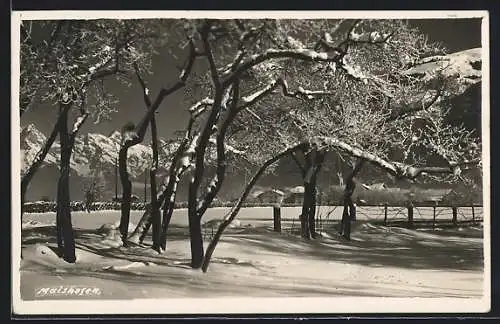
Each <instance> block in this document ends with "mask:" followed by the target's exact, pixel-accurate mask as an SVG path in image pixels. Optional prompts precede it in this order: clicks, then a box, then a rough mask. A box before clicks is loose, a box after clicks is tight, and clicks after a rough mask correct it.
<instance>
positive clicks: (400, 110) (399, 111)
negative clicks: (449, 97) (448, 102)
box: [386, 90, 442, 122]
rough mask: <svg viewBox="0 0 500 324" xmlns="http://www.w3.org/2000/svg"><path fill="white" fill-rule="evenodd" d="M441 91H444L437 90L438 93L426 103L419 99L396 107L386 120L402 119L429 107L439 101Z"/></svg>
mask: <svg viewBox="0 0 500 324" xmlns="http://www.w3.org/2000/svg"><path fill="white" fill-rule="evenodd" d="M441 93H442V91H441V90H437V91H436V94H435V95H434V96H433V97H432V98H431V99H430V100H428V101H427V102H424V103H422V102H421V101H419V100H418V101H415V102H412V103H410V104H408V105H405V106H403V107H397V108H396V107H395V108H396V109H395V110H393V111H392V113H391V115H390V116H389V117H388V118H387V120H386V122H391V121H394V120H396V119H402V118H405V117H406V116H408V115H410V114H413V113H416V112H419V111H422V110H427V109H429V108H430V107H431V106H432V105H433V104H434V103H435V102H437V101H438V99H439V97H440V96H441Z"/></svg>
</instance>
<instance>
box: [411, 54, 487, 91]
mask: <svg viewBox="0 0 500 324" xmlns="http://www.w3.org/2000/svg"><path fill="white" fill-rule="evenodd" d="M481 54H482V48H481V47H478V48H472V49H468V50H464V51H460V52H455V53H451V54H448V55H437V56H431V57H427V58H425V59H422V60H420V61H419V62H417V64H415V65H414V66H413V67H412V68H410V69H408V70H407V71H405V73H406V74H408V75H414V76H421V77H422V78H423V79H424V80H431V79H432V78H434V77H435V76H436V73H440V74H442V75H443V76H445V77H455V78H456V79H457V81H458V84H460V85H461V88H462V89H461V91H462V92H464V91H465V90H466V89H467V88H468V87H470V86H472V85H475V84H477V83H479V82H481V65H482V64H481V63H482V58H481Z"/></svg>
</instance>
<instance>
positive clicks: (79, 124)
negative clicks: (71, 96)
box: [71, 111, 89, 136]
mask: <svg viewBox="0 0 500 324" xmlns="http://www.w3.org/2000/svg"><path fill="white" fill-rule="evenodd" d="M88 117H89V112H87V111H86V112H85V113H84V114H83V115H81V116H78V117H77V118H76V121H75V123H74V124H73V129H72V130H71V136H75V135H76V133H78V131H79V130H80V128H82V126H83V123H85V120H87V118H88Z"/></svg>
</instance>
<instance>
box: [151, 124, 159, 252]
mask: <svg viewBox="0 0 500 324" xmlns="http://www.w3.org/2000/svg"><path fill="white" fill-rule="evenodd" d="M151 149H152V151H153V167H152V168H151V171H150V185H151V222H152V225H153V250H155V251H157V252H158V253H159V252H160V246H161V232H160V228H161V215H160V206H161V205H160V204H159V203H158V202H157V196H156V170H158V131H157V129H156V118H155V117H154V116H153V117H152V118H151Z"/></svg>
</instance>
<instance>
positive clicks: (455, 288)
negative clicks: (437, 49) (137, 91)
mask: <svg viewBox="0 0 500 324" xmlns="http://www.w3.org/2000/svg"><path fill="white" fill-rule="evenodd" d="M299 210H300V208H293V207H290V208H282V217H283V219H284V221H283V227H284V228H290V227H291V226H292V225H293V226H300V225H299V224H298V220H296V219H297V215H298V213H299ZM380 210H381V209H373V210H372V211H371V212H370V210H369V209H368V208H360V211H363V212H359V213H358V221H357V222H356V223H355V224H354V228H353V233H352V241H351V242H347V241H345V240H343V239H341V238H339V237H338V235H337V233H336V229H335V227H334V226H335V224H334V223H332V224H330V225H328V224H327V225H325V226H323V228H322V229H321V230H322V235H321V236H322V237H321V238H319V239H317V240H312V241H306V240H303V239H301V238H300V237H298V236H296V235H291V234H290V233H288V232H287V231H284V232H283V233H281V234H280V233H275V232H273V231H272V208H270V207H267V208H264V207H263V208H244V209H242V211H241V212H240V214H239V216H238V217H237V219H238V222H236V224H235V225H236V226H233V227H232V228H228V229H227V230H226V234H225V235H224V236H223V238H222V240H221V241H220V242H219V245H218V246H217V248H216V250H215V252H214V255H213V257H212V262H211V264H210V267H209V269H208V272H207V273H202V272H201V271H194V270H191V269H190V268H189V266H188V264H189V260H190V253H189V238H188V234H187V217H186V210H182V209H180V210H176V211H175V212H174V215H173V217H172V222H171V227H170V230H169V239H168V243H167V252H166V253H165V254H163V255H159V254H157V253H155V252H154V251H152V250H151V249H149V248H147V247H139V246H135V247H131V248H128V249H123V248H121V247H116V239H117V235H116V234H117V233H116V231H113V230H110V229H109V228H110V227H113V226H104V228H103V227H102V225H104V224H117V222H118V221H119V217H120V216H119V212H118V211H102V212H92V213H84V212H73V213H72V215H73V226H74V228H75V235H76V243H77V263H76V264H73V265H71V264H66V263H65V262H63V261H62V260H60V259H59V258H58V257H57V256H56V255H55V253H54V251H53V248H54V246H55V228H54V224H55V214H54V213H45V214H25V215H24V216H23V233H22V254H23V259H22V260H21V297H22V298H23V299H25V300H39V299H42V298H46V299H54V298H67V297H61V296H59V297H58V296H44V297H41V296H37V293H36V292H37V291H39V290H40V288H42V287H58V286H61V285H63V286H69V285H77V286H82V285H83V286H87V287H89V286H90V287H97V288H98V289H99V290H100V292H101V293H100V295H99V296H93V297H92V298H93V299H95V298H103V299H131V298H175V297H191V298H203V297H238V296H239V297H243V296H244V297H299V296H304V297H306V296H307V297H336V296H366V297H373V296H377V297H460V298H480V297H482V296H483V280H484V278H483V228H482V225H480V224H479V225H476V226H467V227H458V228H436V229H420V230H410V229H405V228H397V227H384V226H380V225H374V224H371V223H370V222H368V221H367V220H368V219H379V218H380V217H382V218H383V213H381V212H380ZM430 210H432V208H430ZM328 211H331V208H330V207H322V208H320V213H323V215H324V217H326V214H327V212H328ZM227 212H228V209H227V208H214V209H210V210H209V211H208V212H207V215H206V218H204V221H208V220H211V219H217V218H221V217H223V216H224V215H225V214H226V213H227ZM141 215H142V212H140V211H133V212H132V215H131V222H132V223H133V224H136V223H137V222H138V220H139V219H140V217H141ZM363 215H365V216H363ZM443 215H444V212H443ZM392 216H394V217H396V212H393V213H392ZM392 216H391V217H392ZM417 217H418V214H415V218H416V219H417ZM443 217H444V216H443ZM464 217H465V216H464ZM329 218H331V219H333V220H339V219H340V208H337V210H335V211H333V212H332V213H331V214H330V216H329ZM446 218H448V216H446ZM132 227H133V226H131V230H132V229H133V228H132ZM209 231H210V230H206V232H207V233H208V232H209ZM209 236H210V235H208V236H206V237H205V247H206V246H207V245H208V242H209V240H210V237H209ZM149 242H150V241H148V239H146V242H145V243H146V244H149ZM82 298H83V297H82ZM87 298H88V297H87Z"/></svg>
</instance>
